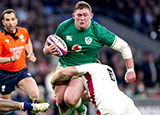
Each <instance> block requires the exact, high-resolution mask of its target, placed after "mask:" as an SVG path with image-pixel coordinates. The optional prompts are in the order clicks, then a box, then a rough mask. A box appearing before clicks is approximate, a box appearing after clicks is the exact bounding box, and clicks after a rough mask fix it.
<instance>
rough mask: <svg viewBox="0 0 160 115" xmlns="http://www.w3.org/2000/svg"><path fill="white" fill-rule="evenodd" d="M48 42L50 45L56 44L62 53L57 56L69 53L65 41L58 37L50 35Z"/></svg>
mask: <svg viewBox="0 0 160 115" xmlns="http://www.w3.org/2000/svg"><path fill="white" fill-rule="evenodd" d="M47 41H48V42H49V44H55V45H56V46H57V47H58V51H59V52H60V54H59V55H57V56H64V55H66V54H67V52H68V47H67V44H66V43H65V41H64V40H63V39H62V38H60V37H59V36H57V35H49V36H48V37H47Z"/></svg>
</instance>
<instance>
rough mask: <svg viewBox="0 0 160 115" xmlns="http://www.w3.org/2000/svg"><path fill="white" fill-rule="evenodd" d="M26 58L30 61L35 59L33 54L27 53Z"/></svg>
mask: <svg viewBox="0 0 160 115" xmlns="http://www.w3.org/2000/svg"><path fill="white" fill-rule="evenodd" d="M27 59H28V60H29V61H31V62H35V61H36V57H35V56H34V54H28V55H27Z"/></svg>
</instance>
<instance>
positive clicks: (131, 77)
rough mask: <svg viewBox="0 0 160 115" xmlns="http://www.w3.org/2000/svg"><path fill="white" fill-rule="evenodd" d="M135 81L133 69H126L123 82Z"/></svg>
mask: <svg viewBox="0 0 160 115" xmlns="http://www.w3.org/2000/svg"><path fill="white" fill-rule="evenodd" d="M135 80H136V74H135V71H134V69H128V70H127V72H126V74H125V81H126V82H127V83H131V82H134V81H135Z"/></svg>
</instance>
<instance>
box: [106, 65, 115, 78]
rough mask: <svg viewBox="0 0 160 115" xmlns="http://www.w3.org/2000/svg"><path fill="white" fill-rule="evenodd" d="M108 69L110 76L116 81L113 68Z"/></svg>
mask: <svg viewBox="0 0 160 115" xmlns="http://www.w3.org/2000/svg"><path fill="white" fill-rule="evenodd" d="M107 70H108V73H109V76H110V78H111V80H112V81H115V76H114V74H113V72H112V70H110V69H108V68H107Z"/></svg>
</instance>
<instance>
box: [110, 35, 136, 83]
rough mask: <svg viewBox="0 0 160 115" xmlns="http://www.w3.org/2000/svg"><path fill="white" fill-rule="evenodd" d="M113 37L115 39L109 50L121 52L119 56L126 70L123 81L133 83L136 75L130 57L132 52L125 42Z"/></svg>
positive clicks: (131, 57)
mask: <svg viewBox="0 0 160 115" xmlns="http://www.w3.org/2000/svg"><path fill="white" fill-rule="evenodd" d="M115 37H116V38H115V42H114V44H113V45H112V46H111V48H113V49H114V50H117V51H119V52H121V55H122V57H123V59H124V61H125V65H126V68H127V72H126V74H125V80H126V82H127V83H130V82H133V81H135V80H136V74H135V71H134V60H133V56H132V51H131V49H130V46H129V45H128V43H127V42H126V41H124V40H123V39H121V38H120V37H118V36H115Z"/></svg>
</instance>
